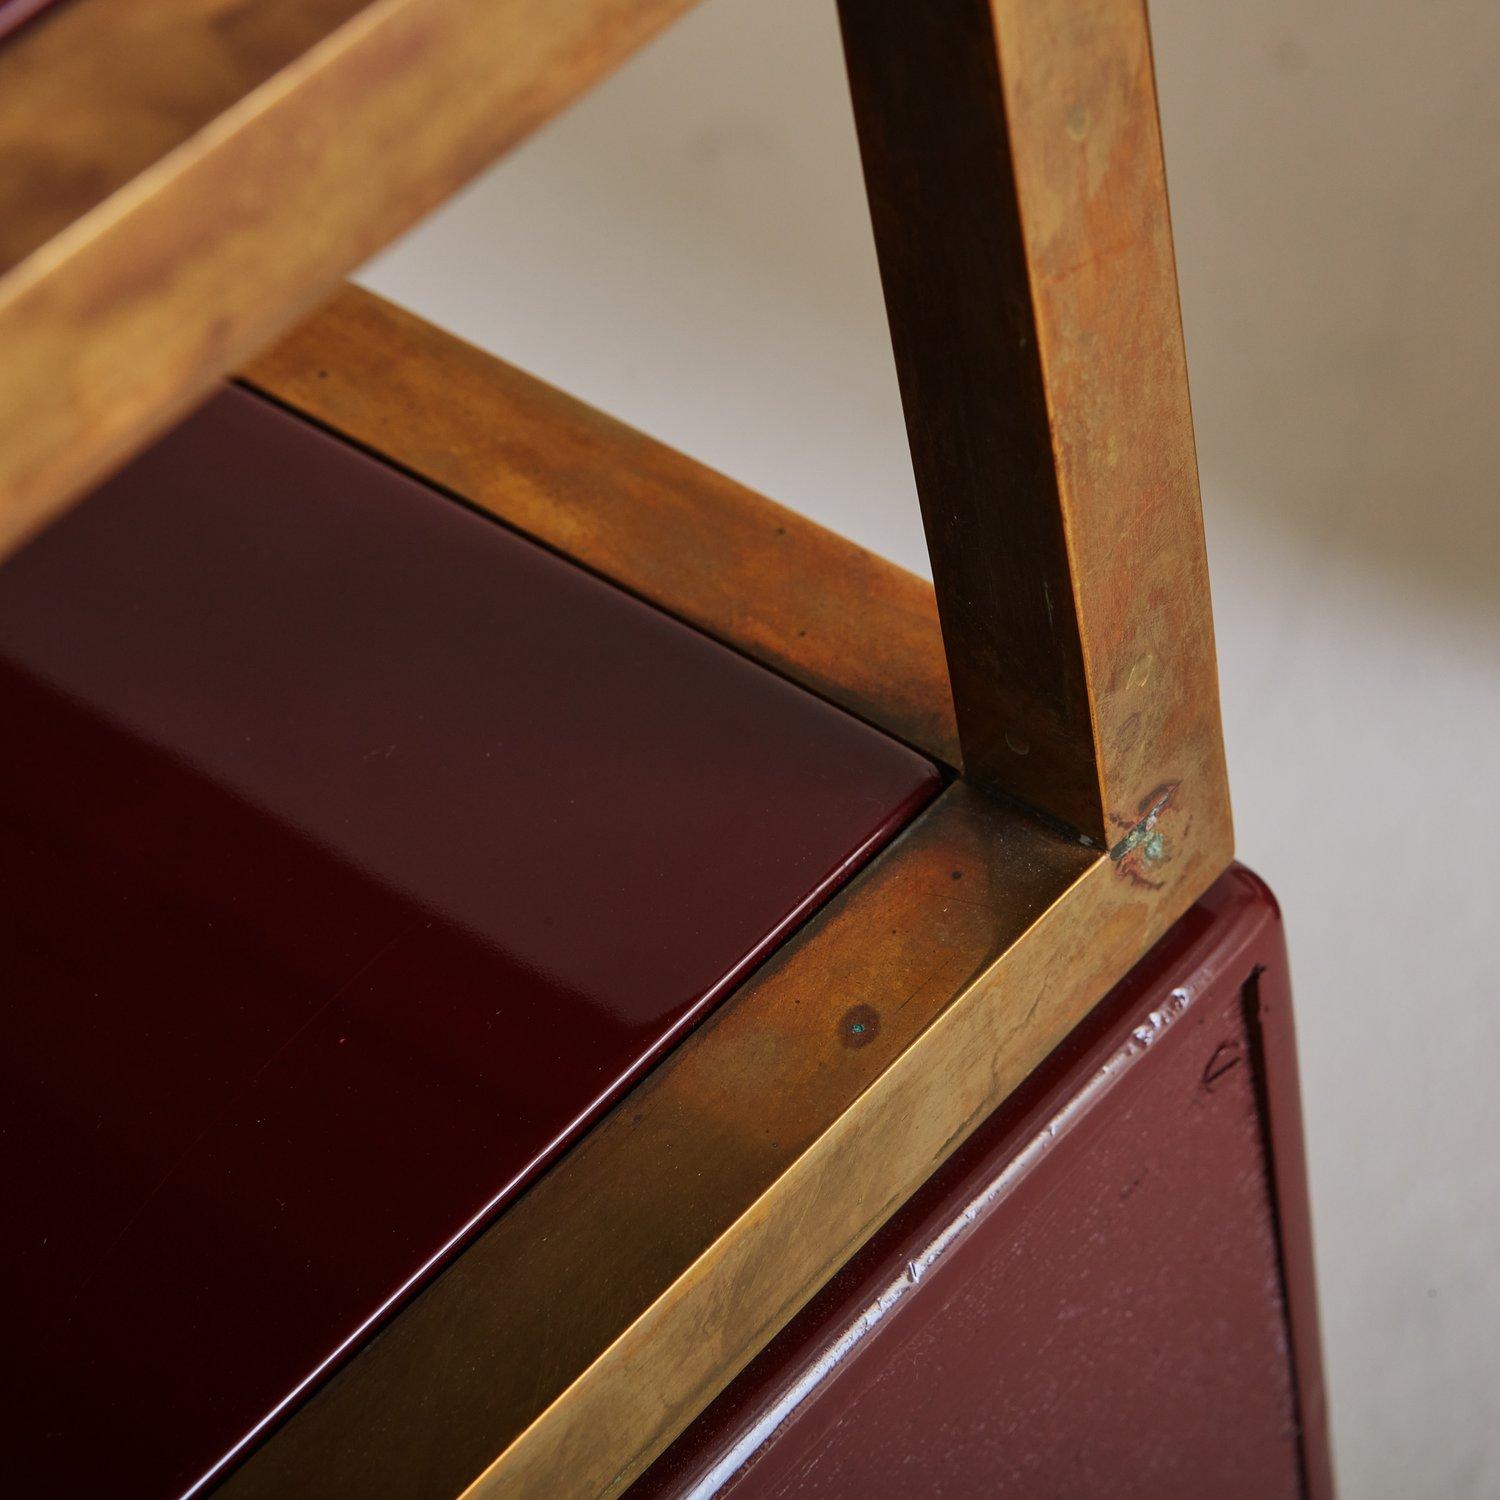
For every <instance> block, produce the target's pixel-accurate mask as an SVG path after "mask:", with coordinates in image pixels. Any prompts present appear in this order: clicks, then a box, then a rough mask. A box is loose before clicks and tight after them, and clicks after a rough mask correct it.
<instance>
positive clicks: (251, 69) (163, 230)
mask: <svg viewBox="0 0 1500 1500" xmlns="http://www.w3.org/2000/svg"><path fill="white" fill-rule="evenodd" d="M690 3H691V0H255V3H254V4H251V5H246V4H245V3H244V0H149V3H142V0H69V3H68V4H66V5H63V6H59V7H58V8H57V10H55V11H52V12H50V13H48V14H46V15H44V16H42V17H41V18H40V19H39V20H37V21H36V22H34V23H32V24H31V25H29V26H27V27H26V28H25V29H24V30H22V31H21V32H20V33H19V34H18V35H17V36H15V37H13V38H11V39H9V40H8V41H7V42H6V45H5V46H4V47H3V48H0V164H3V166H4V169H5V170H4V172H3V173H0V350H3V351H4V355H5V357H4V359H3V361H0V555H3V554H4V553H5V552H6V551H8V550H10V549H11V548H12V547H14V546H16V545H18V544H19V543H20V542H22V541H23V540H24V539H25V538H26V537H27V536H28V535H30V534H31V532H33V531H34V530H35V529H36V528H37V527H38V526H40V525H42V524H43V523H44V522H45V521H46V520H48V519H49V518H50V517H51V516H53V515H55V514H56V513H57V512H58V511H59V510H61V509H62V508H63V507H64V506H66V505H67V504H69V503H70V502H71V501H72V500H74V499H75V498H76V497H77V496H78V495H80V494H81V493H83V492H84V491H85V490H86V489H87V488H88V487H89V486H90V485H91V484H93V483H94V482H95V481H97V480H98V479H100V478H102V477H103V476H104V475H105V474H106V473H107V472H108V471H109V470H111V469H112V468H114V467H116V466H117V465H118V464H120V463H121V462H123V461H124V460H125V459H126V458H127V457H129V455H130V454H131V453H132V452H134V451H135V450H136V449H138V448H140V447H142V446H144V445H145V444H146V443H147V442H148V441H149V440H150V439H151V438H153V437H155V436H157V435H158V434H159V433H161V432H163V431H164V430H165V429H166V428H167V427H168V426H170V425H171V424H172V422H173V421H175V420H176V419H177V418H178V417H180V416H182V415H183V414H184V413H185V412H186V411H187V409H188V408H189V407H191V406H192V405H194V404H195V403H196V402H198V401H200V400H202V399H203V397H205V396H206V395H207V394H208V393H209V392H210V391H211V390H212V388H213V387H214V385H215V384H216V383H217V382H218V381H219V380H220V379H222V377H223V376H224V375H225V374H226V373H227V372H229V371H231V370H233V369H234V368H235V367H236V366H237V365H239V364H240V363H241V362H242V361H244V360H246V359H248V358H250V357H251V356H252V355H254V354H255V353H256V352H257V351H258V350H260V349H262V348H264V346H265V345H266V344H267V343H268V342H269V341H270V340H272V339H274V338H275V337H276V336H277V335H278V334H280V333H282V332H284V331H285V330H286V328H287V327H288V326H289V325H290V324H291V323H292V322H294V321H295V320H296V319H297V318H299V317H301V316H303V315H305V314H306V313H307V312H309V311H310V310H311V309H312V308H313V307H315V306H316V305H317V303H318V302H319V301H320V300H321V299H322V298H324V297H326V296H328V295H329V294H330V293H331V292H332V291H333V290H334V289H335V287H336V286H337V284H338V281H339V279H340V278H341V277H343V276H345V275H347V274H348V273H349V272H350V271H351V270H352V269H353V268H354V267H355V266H357V265H359V264H360V262H361V261H363V260H366V259H368V258H369V257H370V256H371V255H373V254H374V253H375V251H377V250H378V249H380V247H381V246H382V245H384V244H386V243H387V242H388V241H390V240H391V239H393V238H395V236H396V235H398V234H400V233H401V231H402V230H404V229H407V228H409V227H410V226H411V225H412V224H413V223H415V222H416V221H417V220H418V219H419V218H421V217H422V215H423V214H425V213H427V212H428V211H429V210H430V209H432V208H435V207H436V206H437V205H438V204H439V203H440V202H442V200H443V199H444V198H446V197H447V196H449V194H451V193H452V192H454V191H455V190H456V189H457V188H459V187H461V186H462V185H463V184H464V183H465V182H466V181H468V179H469V178H470V177H472V176H473V175H474V173H475V172H477V171H478V170H479V169H480V168H481V167H483V166H484V165H485V164H486V163H487V162H489V161H491V160H492V159H493V158H494V157H496V156H498V155H499V154H500V153H502V152H503V151H506V150H509V149H510V147H512V146H513V145H515V144H516V143H517V141H519V140H520V139H521V138H522V137H523V136H525V135H526V134H527V133H528V132H530V131H531V130H533V129H535V128H536V126H538V125H539V124H541V123H542V122H543V121H544V120H546V119H547V118H548V117H549V116H551V115H552V114H554V113H556V111H557V110H559V109H561V108H562V107H563V106H564V105H565V104H567V103H568V102H569V101H570V100H571V99H573V98H575V97H576V96H577V95H578V94H580V93H582V92H583V91H584V90H585V89H587V88H588V87H589V86H590V85H591V84H593V83H595V82H597V81H598V80H599V78H600V77H601V76H603V74H605V73H606V72H608V71H609V69H610V68H612V67H614V66H615V65H616V64H618V63H619V62H621V61H622V60H623V59H624V58H625V57H626V56H628V55H629V53H630V52H632V51H633V50H634V49H635V48H636V47H638V46H640V45H641V44H642V43H643V42H645V41H647V40H648V39H649V38H650V37H651V36H653V35H654V34H655V33H656V32H657V31H658V30H659V29H660V28H661V27H662V26H664V25H665V24H666V23H667V22H668V21H669V20H671V19H673V18H674V17H675V16H677V15H678V14H680V13H681V12H682V11H683V10H685V9H686V8H687V6H688V5H689V4H690Z"/></svg>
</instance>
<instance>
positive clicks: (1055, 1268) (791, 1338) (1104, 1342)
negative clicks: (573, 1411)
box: [631, 868, 1332, 1500]
mask: <svg viewBox="0 0 1500 1500" xmlns="http://www.w3.org/2000/svg"><path fill="white" fill-rule="evenodd" d="M1306 1201H1307V1200H1306V1183H1305V1181H1304V1180H1303V1176H1302V1155H1301V1127H1300V1121H1299V1118H1298V1103H1297V1087H1296V1070H1295V1058H1294V1052H1293V1044H1292V1032H1291V1011H1290V996H1289V991H1288V987H1287V981H1286V955H1285V948H1284V945H1283V942H1282V937H1281V927H1280V921H1279V918H1278V916H1277V912H1276V908H1275V904H1274V902H1273V901H1272V899H1271V897H1270V895H1269V893H1268V892H1267V891H1266V889H1265V887H1264V886H1263V885H1261V883H1260V882H1259V881H1258V880H1257V879H1256V878H1255V877H1254V876H1253V875H1251V874H1250V873H1249V872H1248V871H1245V870H1243V869H1239V868H1236V869H1234V870H1232V871H1231V872H1230V873H1229V874H1227V875H1226V876H1224V878H1223V879H1221V880H1220V881H1219V882H1218V884H1217V885H1216V886H1215V887H1214V889H1213V890H1212V891H1211V892H1210V893H1209V894H1208V895H1207V896H1206V897H1205V898H1204V900H1203V901H1202V902H1200V903H1199V904H1198V905H1197V906H1196V907H1195V908H1194V909H1193V910H1192V911H1191V912H1189V914H1188V915H1187V916H1186V917H1184V918H1183V920H1182V922H1180V923H1179V924H1178V925H1177V927H1176V928H1175V929H1174V930H1173V932H1172V933H1171V934H1169V936H1168V937H1167V938H1166V939H1164V940H1163V942H1162V943H1161V944H1159V945H1158V947H1157V948H1156V949H1155V950H1154V951H1153V952H1152V953H1151V954H1150V955H1149V956H1148V957H1147V958H1146V960H1144V961H1143V963H1142V964H1141V965H1140V966H1139V967H1138V968H1137V970H1136V972H1135V973H1134V974H1133V975H1132V976H1131V977H1130V978H1129V979H1128V980H1127V981H1126V982H1125V983H1124V984H1123V985H1121V986H1120V987H1119V988H1118V989H1117V990H1116V991H1115V992H1114V994H1112V995H1111V996H1110V997H1109V998H1108V999H1107V1000H1106V1001H1105V1002H1104V1004H1103V1005H1102V1006H1101V1007H1100V1008H1099V1009H1098V1010H1097V1011H1096V1012H1095V1013H1094V1015H1093V1016H1092V1017H1090V1019H1089V1020H1088V1021H1087V1022H1086V1023H1085V1024H1084V1025H1083V1026H1082V1027H1080V1028H1079V1030H1078V1031H1077V1033H1076V1034H1075V1035H1074V1036H1073V1037H1072V1038H1070V1039H1069V1041H1068V1042H1067V1043H1066V1044H1065V1046H1064V1047H1063V1048H1062V1049H1061V1050H1060V1051H1059V1052H1058V1053H1057V1054H1056V1055H1055V1056H1054V1057H1053V1058H1051V1059H1050V1060H1049V1062H1048V1063H1047V1064H1046V1065H1045V1066H1044V1067H1043V1068H1042V1069H1040V1070H1039V1071H1038V1073H1037V1074H1036V1075H1035V1076H1034V1077H1033V1078H1032V1079H1031V1080H1030V1081H1029V1082H1028V1084H1027V1085H1026V1087H1025V1088H1024V1089H1023V1090H1022V1091H1021V1093H1020V1094H1019V1095H1018V1096H1017V1097H1015V1098H1014V1099H1012V1100H1011V1101H1010V1102H1009V1103H1008V1104H1006V1105H1005V1106H1004V1107H1003V1108H1002V1109H1000V1110H999V1111H998V1112H997V1113H996V1114H995V1116H994V1117H992V1118H991V1119H990V1120H989V1121H988V1122H987V1123H986V1124H985V1125H984V1126H983V1127H981V1129H980V1130H979V1131H978V1132H977V1133H976V1135H975V1136H974V1137H973V1138H972V1139H971V1140H970V1141H969V1142H968V1143H967V1144H966V1145H965V1146H964V1147H963V1148H961V1150H960V1151H959V1152H958V1153H957V1155H956V1156H955V1157H954V1158H953V1159H952V1160H951V1161H950V1162H949V1163H948V1164H947V1165H946V1166H945V1167H944V1168H943V1169H942V1170H941V1171H940V1172H939V1173H938V1174H937V1175H936V1176H935V1177H934V1178H933V1180H932V1181H931V1182H930V1183H928V1184H927V1186H926V1187H925V1188H924V1189H923V1190H922V1191H921V1192H919V1193H918V1194H917V1196H916V1197H915V1198H914V1199H913V1201H912V1202H911V1203H909V1204H908V1205H907V1206H906V1208H905V1209H903V1210H902V1211H901V1213H899V1214H898V1215H897V1216H896V1218H895V1219H894V1220H893V1221H892V1222H891V1223H890V1224H889V1225H888V1226H887V1227H886V1228H885V1229H884V1230H883V1231H881V1232H880V1233H879V1234H878V1235H877V1236H876V1237H875V1239H874V1241H872V1243H871V1244H870V1245H869V1246H868V1247H866V1249H865V1250H864V1251H863V1252H862V1253H861V1254H860V1255H859V1256H857V1257H856V1258H855V1259H854V1261H852V1262H851V1263H850V1265H848V1266H847V1267H846V1268H845V1269H844V1270H843V1271H842V1272H841V1273H840V1274H839V1276H838V1277H836V1278H835V1279H834V1281H833V1282H832V1283H830V1285H829V1286H828V1287H827V1288H825V1289H824V1291H823V1292H822V1293H821V1294H820V1295H819V1296H818V1297H817V1298H815V1299H814V1301H813V1302H812V1303H811V1304H810V1305H809V1306H808V1308H806V1309H805V1310H804V1311H803V1313H802V1314H801V1315H800V1316H799V1317H798V1318H797V1319H795V1320H794V1321H793V1323H792V1324H791V1325H790V1327H789V1328H788V1329H787V1330H786V1332H785V1333H783V1334H782V1336H781V1337H780V1338H779V1339H778V1340H777V1341H776V1342H775V1343H773V1344H772V1345H771V1347H770V1348H769V1349H768V1350H767V1351H766V1352H765V1354H764V1355H762V1356H761V1358H760V1359H758V1360H757V1361H755V1362H754V1363H753V1364H752V1365H751V1366H750V1367H749V1369H748V1370H746V1372H745V1373H744V1374H743V1375H742V1376H741V1377H740V1378H739V1379H738V1380H737V1381H735V1382H734V1384H732V1385H731V1386H730V1388H729V1389H728V1390H727V1391H726V1392H725V1394H724V1395H723V1396H722V1397H721V1398H720V1399H719V1400H718V1401H717V1402H715V1403H714V1404H713V1405H712V1406H711V1407H710V1408H709V1409H708V1411H707V1412H706V1413H705V1414H704V1415H703V1416H702V1417H701V1418H699V1420H698V1421H697V1422H696V1423H695V1424H694V1425H693V1426H692V1427H690V1428H689V1429H688V1431H687V1432H686V1433H684V1434H683V1436H682V1438H681V1439H680V1440H679V1441H678V1442H677V1443H676V1444H675V1445H674V1446H673V1447H672V1448H671V1449H669V1450H668V1452H667V1453H666V1454H665V1455H663V1457H662V1459H661V1460H660V1461H659V1462H658V1463H657V1464H656V1466H655V1467H654V1468H653V1469H652V1470H651V1472H650V1473H649V1474H648V1475H647V1476H646V1477H645V1478H644V1479H643V1480H642V1481H641V1482H640V1483H639V1484H638V1485H637V1486H636V1487H635V1489H634V1490H633V1491H632V1492H631V1493H632V1497H633V1500H648V1497H651V1500H665V1497H668V1496H671V1497H681V1496H685V1495H689V1494H691V1495H693V1496H695V1497H706V1496H709V1495H714V1494H730V1493H732V1494H733V1495H734V1496H735V1500H752V1497H753V1500H759V1497H771V1496H776V1497H783V1496H788V1497H789V1496H797V1497H798V1500H865V1497H870V1496H883V1495H895V1496H901V1497H907V1496H913V1495H944V1496H953V1497H976V1500H978V1497H985V1500H988V1497H991V1496H997V1495H1011V1496H1024V1497H1046V1500H1065V1497H1078V1500H1084V1497H1094V1496H1100V1495H1109V1496H1140V1497H1142V1500H1146V1497H1150V1500H1179V1497H1180V1500H1201V1497H1203V1496H1215V1497H1226V1500H1235V1497H1243V1500H1271V1497H1278V1496H1279V1497H1290V1496H1294V1495H1301V1494H1306V1495H1309V1496H1311V1497H1313V1500H1331V1497H1332V1480H1331V1474H1330V1469H1329V1459H1328V1447H1327V1434H1326V1428H1325V1418H1324V1405H1323V1387H1322V1375H1321V1366H1320V1360H1319V1354H1318V1337H1317V1323H1316V1314H1315V1310H1314V1306H1313V1299H1312V1273H1311V1247H1310V1239H1309V1236H1308V1231H1307V1217H1306ZM966 1211H967V1214H966Z"/></svg>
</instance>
